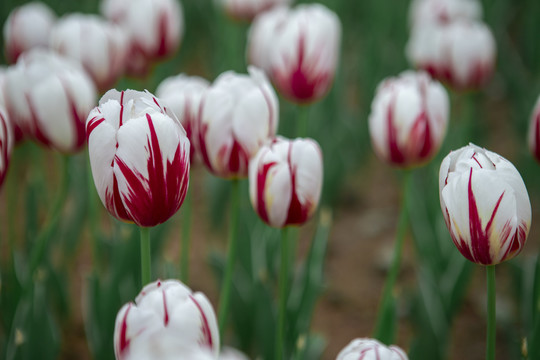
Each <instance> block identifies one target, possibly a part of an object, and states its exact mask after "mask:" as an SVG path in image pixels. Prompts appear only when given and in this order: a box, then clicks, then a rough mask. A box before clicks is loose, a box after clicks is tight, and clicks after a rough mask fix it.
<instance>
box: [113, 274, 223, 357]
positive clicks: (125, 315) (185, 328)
mask: <svg viewBox="0 0 540 360" xmlns="http://www.w3.org/2000/svg"><path fill="white" fill-rule="evenodd" d="M114 352H115V355H116V359H117V360H133V359H141V360H142V359H197V360H199V359H200V360H203V359H204V360H206V359H217V356H218V352H219V332H218V327H217V320H216V315H215V313H214V309H213V308H212V305H211V304H210V302H209V301H208V299H207V298H206V296H204V294H202V293H200V292H196V293H193V292H192V291H191V289H189V288H188V287H187V286H185V285H184V284H182V283H181V282H180V281H177V280H165V281H160V280H158V281H156V282H153V283H150V284H148V285H146V286H145V287H144V288H143V289H142V291H141V292H140V293H139V295H138V296H137V297H136V298H135V303H128V304H125V305H124V306H123V307H122V308H121V309H120V311H119V312H118V315H117V316H116V323H115V327H114ZM187 354H190V355H193V357H191V356H187ZM146 355H147V356H146ZM182 355H184V356H182Z"/></svg>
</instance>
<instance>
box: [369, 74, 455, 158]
mask: <svg viewBox="0 0 540 360" xmlns="http://www.w3.org/2000/svg"><path fill="white" fill-rule="evenodd" d="M448 103H449V100H448V94H447V93H446V90H445V89H444V87H443V86H442V85H441V84H440V83H439V82H437V81H434V80H432V79H431V78H430V77H429V75H427V74H426V73H424V72H412V71H406V72H403V73H402V74H400V75H399V76H398V77H394V78H388V79H385V80H384V81H383V82H382V83H381V84H380V85H379V86H378V88H377V91H376V94H375V98H374V99H373V102H372V104H371V114H370V116H369V132H370V135H371V142H372V144H373V148H374V149H375V152H376V154H377V155H378V156H379V157H380V158H381V159H382V160H383V161H386V162H387V163H389V164H392V165H395V166H399V167H403V168H408V167H413V166H418V165H421V164H423V163H425V162H427V161H429V160H430V159H431V158H432V157H433V156H434V155H435V154H436V153H437V151H438V150H439V148H440V146H441V143H442V141H443V138H444V135H445V134H446V126H447V123H448V113H449V104H448Z"/></svg>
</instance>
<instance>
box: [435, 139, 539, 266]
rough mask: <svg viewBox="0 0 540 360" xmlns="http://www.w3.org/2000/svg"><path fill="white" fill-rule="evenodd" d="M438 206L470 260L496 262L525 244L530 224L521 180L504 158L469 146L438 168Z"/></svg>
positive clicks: (453, 237)
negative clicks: (439, 203) (439, 205)
mask: <svg viewBox="0 0 540 360" xmlns="http://www.w3.org/2000/svg"><path fill="white" fill-rule="evenodd" d="M439 195H440V201H441V209H442V212H443V215H444V219H445V221H446V226H447V227H448V230H449V231H450V235H451V236H452V240H453V241H454V244H455V245H456V247H457V248H458V249H459V251H460V252H461V254H462V255H463V256H465V257H466V258H467V259H468V260H470V261H472V262H475V263H477V264H482V265H495V264H498V263H501V262H503V261H505V260H508V259H511V258H513V257H514V256H516V255H517V254H519V252H520V251H521V249H522V248H523V246H524V245H525V240H526V239H527V235H528V233H529V228H530V225H531V204H530V202H529V196H528V194H527V189H526V188H525V184H524V183H523V180H522V179H521V176H520V175H519V172H518V171H517V170H516V168H515V167H514V165H512V164H511V163H510V162H509V161H508V160H506V159H504V158H503V157H501V156H500V155H497V154H496V153H493V152H491V151H488V150H485V149H482V148H479V147H478V146H475V145H472V144H470V145H468V146H465V147H463V148H461V149H459V150H456V151H452V152H451V153H450V154H449V155H448V156H446V157H445V158H444V160H443V162H442V164H441V169H440V173H439Z"/></svg>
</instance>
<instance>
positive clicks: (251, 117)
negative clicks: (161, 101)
mask: <svg viewBox="0 0 540 360" xmlns="http://www.w3.org/2000/svg"><path fill="white" fill-rule="evenodd" d="M278 116H279V108H278V100H277V96H276V93H275V92H274V89H273V88H272V85H271V84H270V83H269V82H268V80H267V78H266V76H265V75H264V73H263V72H262V71H260V70H259V69H256V68H254V67H250V68H249V75H245V74H236V73H234V72H226V73H223V74H221V75H220V76H219V77H218V78H217V79H216V80H215V81H214V83H213V84H212V86H211V87H210V88H209V89H208V91H206V93H205V94H204V96H203V99H202V101H201V105H200V112H199V117H198V120H197V126H196V133H197V141H196V143H195V144H196V146H198V147H199V154H200V155H201V157H202V159H203V162H204V164H205V165H206V167H207V168H208V170H210V171H211V172H212V173H213V174H215V175H217V176H220V177H224V178H243V177H247V174H248V164H249V160H250V159H251V157H253V156H254V155H255V154H256V153H257V151H258V150H259V148H260V147H261V146H262V145H263V144H264V143H265V142H266V141H267V140H268V139H270V138H272V137H274V135H275V134H276V130H277V126H278Z"/></svg>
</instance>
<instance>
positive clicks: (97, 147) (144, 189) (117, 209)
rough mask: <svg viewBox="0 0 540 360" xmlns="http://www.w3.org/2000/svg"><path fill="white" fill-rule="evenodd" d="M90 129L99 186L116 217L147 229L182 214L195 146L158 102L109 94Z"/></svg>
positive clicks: (133, 93)
mask: <svg viewBox="0 0 540 360" xmlns="http://www.w3.org/2000/svg"><path fill="white" fill-rule="evenodd" d="M86 126H87V133H88V152H89V156H90V165H91V167H92V173H93V176H94V183H95V185H96V188H97V191H98V194H99V197H100V198H101V201H102V202H103V205H104V206H105V207H106V208H107V210H109V212H110V213H111V214H112V215H113V216H114V217H116V218H117V219H120V220H123V221H129V222H134V223H136V224H137V225H139V226H143V227H148V226H155V225H158V224H161V223H163V222H164V221H166V220H167V219H169V218H170V217H171V216H172V215H173V214H175V213H176V212H177V211H178V209H179V208H180V205H181V204H182V202H183V201H184V197H185V196H186V192H187V189H188V182H189V146H190V144H189V140H188V138H187V136H186V133H185V131H184V129H183V128H182V125H181V124H180V122H179V121H178V120H177V119H176V117H175V116H174V115H173V114H172V113H171V112H170V111H169V110H168V109H167V108H165V107H164V106H163V105H162V104H161V103H160V102H159V100H158V99H157V98H156V97H154V96H153V95H152V94H150V93H148V92H145V93H144V92H139V91H134V90H127V91H122V92H118V91H116V90H109V91H108V92H107V93H106V94H105V95H104V96H103V97H102V98H101V100H100V101H99V106H98V107H96V108H94V109H93V110H92V111H91V112H90V114H89V115H88V119H87V124H86Z"/></svg>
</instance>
